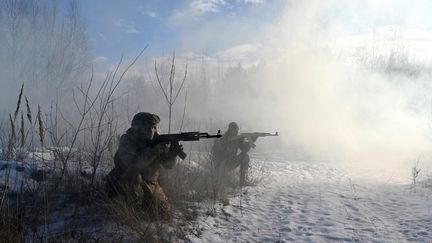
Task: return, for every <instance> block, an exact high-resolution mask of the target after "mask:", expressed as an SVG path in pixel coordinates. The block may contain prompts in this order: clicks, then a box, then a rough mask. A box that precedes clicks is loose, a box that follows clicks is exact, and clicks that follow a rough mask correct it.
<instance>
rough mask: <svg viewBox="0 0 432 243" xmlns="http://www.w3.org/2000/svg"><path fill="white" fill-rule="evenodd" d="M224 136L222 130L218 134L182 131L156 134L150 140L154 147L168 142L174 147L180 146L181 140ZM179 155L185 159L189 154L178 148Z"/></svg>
mask: <svg viewBox="0 0 432 243" xmlns="http://www.w3.org/2000/svg"><path fill="white" fill-rule="evenodd" d="M220 137H222V135H221V133H220V130H219V131H218V132H217V134H216V135H210V134H208V133H206V132H182V133H172V134H159V135H156V136H155V137H154V138H153V139H152V140H151V141H150V142H149V145H150V146H152V147H154V146H156V145H157V144H168V143H170V144H171V145H172V146H174V147H180V144H179V141H199V140H200V139H202V138H220ZM178 156H179V157H180V158H181V159H183V160H184V159H185V158H186V156H187V154H186V153H185V152H183V150H181V149H178Z"/></svg>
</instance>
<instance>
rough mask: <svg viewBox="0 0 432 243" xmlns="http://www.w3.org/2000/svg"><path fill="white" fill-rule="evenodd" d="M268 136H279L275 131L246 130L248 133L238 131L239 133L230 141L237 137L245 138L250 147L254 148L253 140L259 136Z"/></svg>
mask: <svg viewBox="0 0 432 243" xmlns="http://www.w3.org/2000/svg"><path fill="white" fill-rule="evenodd" d="M269 136H272V137H274V136H279V133H278V132H275V133H269V132H248V133H240V134H239V135H237V136H235V137H233V138H232V139H231V141H234V140H238V139H247V142H248V143H249V144H250V145H251V147H252V148H255V147H256V145H255V141H256V140H257V139H258V138H259V137H269Z"/></svg>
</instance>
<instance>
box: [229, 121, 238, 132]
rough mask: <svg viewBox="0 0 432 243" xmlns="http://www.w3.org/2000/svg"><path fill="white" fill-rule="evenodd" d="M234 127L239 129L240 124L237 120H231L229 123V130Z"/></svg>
mask: <svg viewBox="0 0 432 243" xmlns="http://www.w3.org/2000/svg"><path fill="white" fill-rule="evenodd" d="M232 129H236V130H239V126H238V125H237V123H236V122H230V123H229V124H228V130H232Z"/></svg>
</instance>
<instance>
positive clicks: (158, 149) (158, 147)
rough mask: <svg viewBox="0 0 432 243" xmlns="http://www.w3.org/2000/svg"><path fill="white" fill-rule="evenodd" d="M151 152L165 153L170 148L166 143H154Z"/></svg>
mask: <svg viewBox="0 0 432 243" xmlns="http://www.w3.org/2000/svg"><path fill="white" fill-rule="evenodd" d="M151 150H152V153H154V154H156V155H161V154H166V153H168V152H169V151H170V148H169V147H168V146H167V145H166V144H156V146H154V147H153V148H152V149H151Z"/></svg>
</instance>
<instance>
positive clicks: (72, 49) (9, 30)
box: [0, 0, 90, 106]
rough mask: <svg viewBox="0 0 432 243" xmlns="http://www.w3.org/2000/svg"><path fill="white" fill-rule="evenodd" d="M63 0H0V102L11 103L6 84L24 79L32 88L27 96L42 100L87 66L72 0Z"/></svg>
mask: <svg viewBox="0 0 432 243" xmlns="http://www.w3.org/2000/svg"><path fill="white" fill-rule="evenodd" d="M65 3H67V5H66V6H65V7H62V6H61V5H60V2H59V1H52V0H38V1H29V0H0V53H1V55H0V70H1V71H2V78H3V80H4V82H5V83H3V84H2V86H3V89H2V90H0V103H1V104H3V105H5V106H6V105H7V106H9V105H12V104H10V103H8V101H9V100H10V98H11V97H10V95H9V94H8V93H7V90H15V89H17V88H18V85H20V84H21V83H22V82H25V83H26V86H27V85H28V87H29V88H30V89H31V90H35V92H33V93H32V94H31V97H30V98H31V99H32V100H33V101H34V102H35V103H39V104H41V105H42V106H45V105H47V104H48V99H46V97H50V96H51V95H52V94H56V93H57V92H59V93H60V94H61V95H62V94H64V92H65V91H66V90H69V89H71V88H72V87H75V86H76V85H77V81H78V80H80V78H81V77H83V76H82V75H83V74H84V73H85V71H86V70H89V69H88V67H89V64H90V55H89V54H88V53H89V52H88V49H87V37H86V32H85V27H84V24H83V21H82V20H81V17H80V15H79V11H78V5H77V0H68V1H67V2H65ZM2 91H3V92H2ZM42 101H44V102H42ZM69 103H70V102H69Z"/></svg>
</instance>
